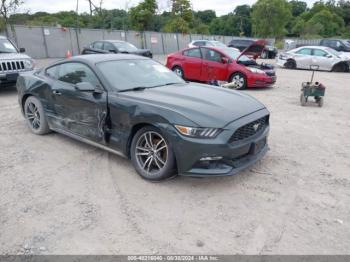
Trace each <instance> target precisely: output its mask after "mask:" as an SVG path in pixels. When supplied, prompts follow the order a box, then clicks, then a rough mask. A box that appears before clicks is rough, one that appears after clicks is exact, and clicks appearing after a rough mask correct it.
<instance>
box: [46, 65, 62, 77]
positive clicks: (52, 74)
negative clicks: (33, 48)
mask: <svg viewBox="0 0 350 262" xmlns="http://www.w3.org/2000/svg"><path fill="white" fill-rule="evenodd" d="M59 67H60V66H59V65H57V66H52V67H50V68H48V69H46V72H45V73H46V75H47V76H49V77H51V78H53V79H58V70H59Z"/></svg>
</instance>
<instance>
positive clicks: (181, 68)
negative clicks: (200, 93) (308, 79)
mask: <svg viewBox="0 0 350 262" xmlns="http://www.w3.org/2000/svg"><path fill="white" fill-rule="evenodd" d="M264 46H265V44H264V43H263V42H261V41H257V42H255V43H254V44H253V45H251V46H250V47H248V48H247V49H246V50H244V51H243V52H242V53H240V52H239V51H237V50H236V49H232V48H217V47H194V48H189V49H185V50H182V51H179V52H177V53H173V54H170V55H169V56H168V58H167V63H166V66H167V67H168V68H169V69H171V70H173V71H174V72H175V73H176V74H177V75H179V76H180V77H182V78H184V79H187V80H192V81H199V82H210V81H215V80H217V81H227V82H230V83H232V84H233V87H234V88H237V89H244V88H247V87H268V86H271V85H273V84H274V83H275V82H276V74H275V70H274V67H273V66H272V65H268V64H261V65H259V64H257V63H256V61H255V60H254V59H251V58H249V57H248V56H246V55H245V54H251V53H252V51H254V52H255V54H257V53H258V52H261V51H262V50H263V47H264Z"/></svg>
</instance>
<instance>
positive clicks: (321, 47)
mask: <svg viewBox="0 0 350 262" xmlns="http://www.w3.org/2000/svg"><path fill="white" fill-rule="evenodd" d="M302 48H317V49H324V50H328V49H329V47H328V46H322V45H305V46H300V47H298V48H296V49H302Z"/></svg>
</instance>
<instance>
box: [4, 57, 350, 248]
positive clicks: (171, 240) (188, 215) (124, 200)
mask: <svg viewBox="0 0 350 262" xmlns="http://www.w3.org/2000/svg"><path fill="white" fill-rule="evenodd" d="M47 62H48V61H47V60H45V61H39V65H43V64H46V63H47ZM277 75H278V82H277V83H276V86H275V87H274V88H269V89H262V90H247V91H244V92H245V93H248V94H250V95H252V96H254V97H256V98H258V99H259V100H261V101H262V102H263V103H265V105H266V106H267V107H268V108H269V110H270V111H271V134H270V140H269V143H270V148H271V150H270V151H269V152H268V154H267V155H266V157H265V158H263V159H262V160H261V161H260V162H259V163H258V164H256V165H255V166H253V167H252V168H250V169H249V170H246V171H244V172H241V173H240V174H238V175H236V176H234V177H226V178H213V179H194V178H183V177H178V178H176V179H173V180H170V181H166V182H163V183H149V182H146V181H144V180H142V179H141V178H140V177H139V176H138V175H137V174H136V172H135V171H134V169H133V167H132V166H131V163H130V162H129V161H127V160H125V159H122V158H120V157H118V156H115V155H112V154H109V153H107V152H104V151H102V150H99V149H96V148H94V147H91V146H88V145H85V144H82V143H80V142H76V141H74V140H72V139H70V138H67V137H64V136H62V135H59V134H55V133H53V134H50V135H47V136H35V135H33V134H31V133H30V132H29V130H28V128H27V127H26V125H25V122H24V120H23V117H22V115H21V114H20V109H19V106H18V104H17V94H16V90H15V89H11V88H8V89H1V90H0V119H1V125H0V254H135V253H137V254H141V253H143V254H157V253H159V254H187V253H195V254H204V253H215V254H236V253H239V254H350V249H349V246H350V177H349V175H350V172H349V171H350V161H349V159H350V140H349V137H350V117H349V115H350V103H349V102H348V100H349V98H350V74H345V73H326V72H322V73H321V72H319V73H316V78H317V79H318V80H319V81H321V82H323V83H324V84H325V85H326V86H327V94H326V97H325V105H324V107H323V108H318V107H317V106H315V105H309V106H307V107H301V106H300V105H299V93H300V85H301V82H302V81H304V80H307V79H309V77H310V75H311V73H310V72H307V71H288V70H284V69H278V72H277ZM232 106H234V105H232ZM223 113H224V112H223Z"/></svg>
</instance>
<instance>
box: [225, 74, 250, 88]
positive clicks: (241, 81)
mask: <svg viewBox="0 0 350 262" xmlns="http://www.w3.org/2000/svg"><path fill="white" fill-rule="evenodd" d="M229 82H230V83H233V84H234V85H233V88H234V89H237V90H242V89H246V88H247V77H246V76H245V75H244V74H242V73H239V72H237V73H233V74H232V75H231V77H230V79H229Z"/></svg>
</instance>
